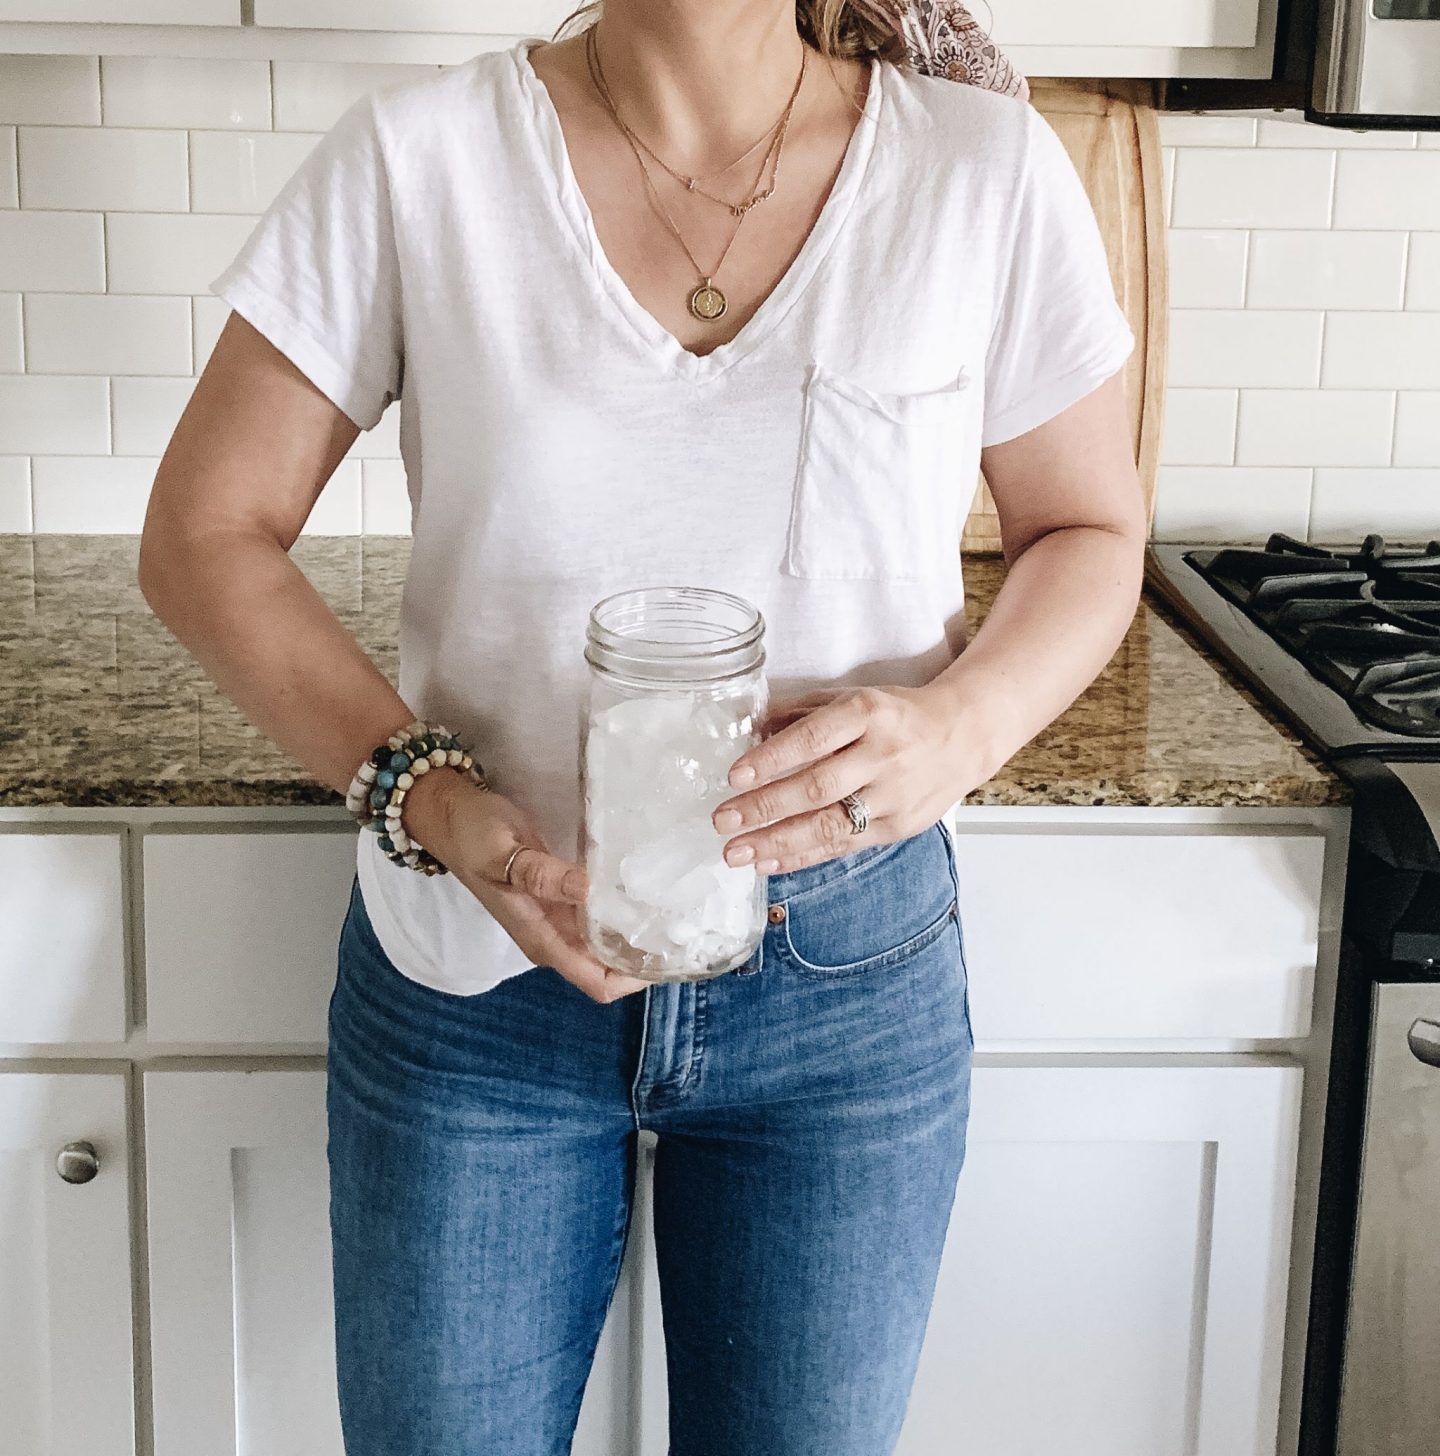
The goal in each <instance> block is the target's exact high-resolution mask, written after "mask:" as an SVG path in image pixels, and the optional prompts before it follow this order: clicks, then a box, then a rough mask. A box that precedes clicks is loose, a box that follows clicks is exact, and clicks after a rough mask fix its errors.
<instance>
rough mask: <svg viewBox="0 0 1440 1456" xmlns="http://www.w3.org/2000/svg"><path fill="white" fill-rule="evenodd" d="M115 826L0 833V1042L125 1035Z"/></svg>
mask: <svg viewBox="0 0 1440 1456" xmlns="http://www.w3.org/2000/svg"><path fill="white" fill-rule="evenodd" d="M120 846H121V837H120V835H119V834H118V833H114V832H110V833H105V834H0V883H3V884H4V886H5V894H4V904H5V907H6V908H5V932H4V936H5V938H4V949H3V950H0V1043H26V1042H29V1043H56V1042H118V1041H124V1040H125V1030H126V1026H125V1023H126V1008H125V999H126V997H125V915H124V909H123V901H122V896H121V888H120V880H121V873H120Z"/></svg>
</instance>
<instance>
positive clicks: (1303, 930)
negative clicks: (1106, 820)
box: [955, 810, 1325, 1045]
mask: <svg viewBox="0 0 1440 1456" xmlns="http://www.w3.org/2000/svg"><path fill="white" fill-rule="evenodd" d="M956 823H957V826H958V831H957V833H956V836H955V857H956V872H957V877H958V879H959V882H960V908H961V914H962V924H963V926H964V932H965V952H966V959H967V962H968V964H969V967H970V972H971V1004H972V1011H973V1014H974V1022H975V1034H976V1037H977V1038H978V1040H979V1041H980V1043H981V1044H982V1045H984V1044H991V1043H996V1042H1005V1043H1011V1042H1027V1043H1028V1042H1053V1041H1084V1040H1103V1041H1112V1042H1113V1041H1135V1042H1156V1041H1176V1040H1182V1041H1183V1040H1190V1041H1205V1040H1212V1041H1213V1040H1227V1039H1229V1040H1246V1039H1253V1040H1263V1039H1269V1038H1274V1039H1280V1038H1290V1037H1300V1036H1304V1035H1306V1033H1307V1032H1308V1031H1309V1029H1310V1012H1311V1005H1312V1002H1313V999H1314V982H1315V966H1316V958H1317V955H1318V943H1319V933H1320V918H1321V892H1322V878H1323V873H1324V867H1325V837H1324V835H1323V834H1322V833H1320V832H1318V831H1315V832H1312V831H1308V830H1305V829H1302V828H1282V829H1277V830H1276V831H1274V832H1270V833H1264V832H1257V833H1250V834H1237V833H1228V832H1215V831H1213V830H1198V829H1197V830H1194V831H1187V832H1176V833H1169V834H1161V833H1135V832H1133V831H1128V830H1125V831H1119V830H1117V831H1114V832H1099V831H1097V830H1096V829H1095V827H1093V826H1090V825H1081V826H1076V828H1075V829H1074V830H1067V829H1065V828H1063V827H1060V826H1056V825H1053V824H1052V825H1020V826H1017V827H1015V828H1014V829H1013V830H1006V829H1005V828H1003V827H1001V826H998V825H996V824H994V823H993V822H986V821H985V820H982V821H981V822H979V823H973V827H972V821H971V820H969V819H968V818H967V814H966V811H964V810H962V811H960V813H959V814H958V815H957V816H956Z"/></svg>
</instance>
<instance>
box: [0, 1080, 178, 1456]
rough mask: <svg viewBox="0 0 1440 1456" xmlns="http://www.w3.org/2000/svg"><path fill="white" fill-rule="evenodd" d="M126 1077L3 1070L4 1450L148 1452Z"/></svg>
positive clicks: (22, 1454) (122, 1455)
mask: <svg viewBox="0 0 1440 1456" xmlns="http://www.w3.org/2000/svg"><path fill="white" fill-rule="evenodd" d="M125 1080H126V1079H125V1073H123V1072H104V1073H85V1072H79V1073H69V1072H4V1073H0V1233H3V1236H4V1237H3V1240H0V1456H80V1453H81V1452H84V1453H85V1456H133V1453H134V1451H135V1403H134V1388H133V1384H132V1381H133V1363H134V1362H133V1359H132V1353H131V1352H132V1349H133V1337H132V1335H131V1329H130V1321H131V1309H130V1287H131V1269H130V1196H129V1179H130V1174H129V1137H128V1135H127V1131H126V1120H125ZM197 1449H198V1448H197Z"/></svg>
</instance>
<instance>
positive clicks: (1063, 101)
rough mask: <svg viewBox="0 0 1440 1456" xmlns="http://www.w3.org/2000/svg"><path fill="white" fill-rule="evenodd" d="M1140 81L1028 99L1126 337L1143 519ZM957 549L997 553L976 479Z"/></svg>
mask: <svg viewBox="0 0 1440 1456" xmlns="http://www.w3.org/2000/svg"><path fill="white" fill-rule="evenodd" d="M1152 98H1153V93H1152V91H1151V88H1150V83H1149V82H1145V81H1123V80H1117V81H1098V80H1097V81H1089V80H1069V79H1066V80H1032V81H1031V82H1030V99H1031V101H1032V102H1033V103H1034V105H1035V106H1036V108H1037V109H1038V110H1039V111H1040V112H1041V113H1042V114H1043V115H1044V117H1045V119H1046V120H1047V121H1049V123H1050V124H1051V126H1053V127H1054V128H1055V131H1056V133H1057V134H1058V135H1059V137H1060V140H1061V141H1063V142H1064V143H1065V147H1066V150H1067V151H1068V152H1069V153H1070V156H1071V158H1072V160H1073V161H1074V163H1075V166H1076V169H1077V170H1078V171H1079V173H1080V176H1081V178H1082V179H1083V180H1084V182H1085V186H1086V189H1087V190H1088V191H1089V194H1090V200H1091V202H1092V203H1093V204H1094V206H1095V216H1096V218H1097V219H1098V220H1099V223H1100V231H1101V234H1102V236H1103V237H1104V239H1105V246H1106V249H1107V251H1108V253H1109V256H1110V276H1111V278H1112V280H1113V281H1114V284H1115V296H1116V298H1118V299H1119V300H1120V303H1121V305H1122V307H1123V308H1124V309H1125V313H1126V315H1127V317H1128V318H1129V320H1130V326H1131V328H1133V329H1134V331H1135V344H1136V347H1135V352H1134V353H1133V354H1132V355H1131V356H1130V359H1129V361H1128V362H1127V364H1126V366H1125V385H1126V390H1127V392H1128V394H1129V396H1130V419H1131V427H1132V430H1133V434H1134V440H1135V460H1136V463H1137V465H1138V466H1139V470H1140V482H1141V485H1142V486H1143V487H1144V490H1145V502H1146V508H1147V510H1148V511H1149V512H1150V513H1151V514H1152V515H1153V512H1154V508H1155V472H1156V466H1157V464H1158V458H1159V453H1160V425H1161V419H1162V414H1163V410H1164V402H1165V343H1166V334H1167V329H1166V321H1167V316H1168V308H1169V297H1168V276H1167V271H1166V240H1165V211H1164V177H1163V175H1162V165H1161V157H1160V136H1159V130H1158V128H1157V126H1156V117H1155V112H1154V110H1153V108H1152V107H1151V106H1150V104H1149V103H1150V101H1151V100H1152ZM962 546H963V549H964V550H967V551H998V550H1000V523H999V521H998V519H997V518H996V515H995V505H994V502H993V501H992V500H991V498H990V492H989V490H988V489H987V488H986V486H985V482H984V477H983V476H982V477H981V480H980V485H979V491H978V493H977V495H976V498H975V505H974V508H973V509H972V511H971V513H970V518H969V520H968V521H967V522H966V525H965V535H964V538H963V542H962Z"/></svg>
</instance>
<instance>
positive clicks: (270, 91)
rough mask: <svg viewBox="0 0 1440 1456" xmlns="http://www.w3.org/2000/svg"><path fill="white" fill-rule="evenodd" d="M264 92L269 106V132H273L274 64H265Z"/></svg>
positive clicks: (269, 62)
mask: <svg viewBox="0 0 1440 1456" xmlns="http://www.w3.org/2000/svg"><path fill="white" fill-rule="evenodd" d="M265 92H266V96H267V98H268V100H269V105H270V130H271V131H274V130H275V62H274V60H273V58H272V59H271V60H268V61H266V62H265Z"/></svg>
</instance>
